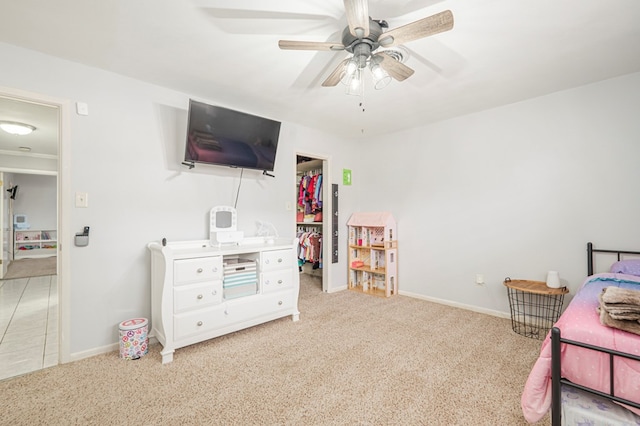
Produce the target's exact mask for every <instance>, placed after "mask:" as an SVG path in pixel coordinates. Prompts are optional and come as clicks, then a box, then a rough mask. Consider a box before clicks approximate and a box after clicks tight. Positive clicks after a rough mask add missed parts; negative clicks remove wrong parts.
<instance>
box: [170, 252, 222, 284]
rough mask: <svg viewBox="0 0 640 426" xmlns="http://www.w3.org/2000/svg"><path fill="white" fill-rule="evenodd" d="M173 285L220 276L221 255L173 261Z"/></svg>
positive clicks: (218, 277)
mask: <svg viewBox="0 0 640 426" xmlns="http://www.w3.org/2000/svg"><path fill="white" fill-rule="evenodd" d="M173 278H174V285H181V284H189V283H193V282H199V281H208V280H214V279H220V278H222V257H220V256H213V257H200V258H197V259H181V260H176V261H174V262H173Z"/></svg>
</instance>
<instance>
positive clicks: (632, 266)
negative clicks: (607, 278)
mask: <svg viewBox="0 0 640 426" xmlns="http://www.w3.org/2000/svg"><path fill="white" fill-rule="evenodd" d="M609 272H613V273H617V274H627V275H637V276H639V277H640V259H629V260H620V261H618V262H616V263H614V264H613V265H611V270H610V271H609Z"/></svg>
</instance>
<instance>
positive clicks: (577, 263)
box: [361, 74, 640, 313]
mask: <svg viewBox="0 0 640 426" xmlns="http://www.w3.org/2000/svg"><path fill="white" fill-rule="evenodd" d="M638 99H640V74H633V75H628V76H624V77H620V78H616V79H612V80H608V81H603V82H600V83H597V84H592V85H589V86H584V87H580V88H577V89H574V90H568V91H564V92H559V93H556V94H552V95H549V96H545V97H540V98H536V99H532V100H529V101H526V102H521V103H518V104H513V105H508V106H505V107H502V108H497V109H493V110H488V111H484V112H481V113H477V114H473V115H468V116H464V117H459V118H456V119H452V120H448V121H444V122H440V123H436V124H433V125H428V126H425V127H422V128H419V129H413V130H411V131H407V132H403V133H398V134H394V135H385V136H384V137H381V138H379V139H378V140H375V141H373V142H371V143H368V144H367V148H368V149H366V150H362V153H363V154H364V155H365V158H364V161H365V162H366V163H368V164H369V165H371V167H367V168H363V170H362V172H363V174H364V176H363V178H362V182H363V185H362V188H361V189H362V194H361V199H362V208H363V209H364V210H367V209H368V210H389V211H391V212H393V214H394V215H395V217H396V219H397V221H398V234H399V235H398V239H399V247H400V248H399V254H398V262H399V267H400V270H399V287H400V292H401V293H402V292H404V293H405V294H414V295H420V296H425V297H427V298H435V299H443V300H447V301H450V302H453V303H457V304H461V305H470V306H475V307H478V308H481V309H484V310H492V311H498V312H503V313H505V312H508V310H509V306H508V301H507V297H506V291H505V288H504V286H503V284H502V281H503V279H504V278H505V277H507V276H510V277H512V278H521V279H533V280H544V279H545V275H546V271H548V270H558V271H559V272H560V276H561V278H562V279H564V280H565V284H566V285H568V286H569V287H570V289H571V291H572V293H573V292H574V291H575V290H576V288H577V287H578V286H579V285H580V284H581V283H582V281H583V279H584V277H585V275H586V243H587V242H588V241H592V242H594V244H595V245H596V246H599V247H601V248H614V249H618V248H624V249H628V250H638V249H640V247H639V246H638V245H639V244H638V242H639V241H640V226H638V218H640V197H639V196H638V191H639V187H638V185H639V182H640V166H639V163H638V161H639V159H640V143H639V142H638V135H640V120H638V117H640V103H639V102H638ZM381 159H383V160H381ZM407 164H411V167H407ZM382 170H391V173H389V174H383V173H381V171H382ZM477 273H481V274H484V277H485V281H486V285H485V286H483V287H479V286H476V285H475V276H476V274H477Z"/></svg>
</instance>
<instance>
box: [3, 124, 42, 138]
mask: <svg viewBox="0 0 640 426" xmlns="http://www.w3.org/2000/svg"><path fill="white" fill-rule="evenodd" d="M0 129H2V130H4V131H5V132H7V133H10V134H12V135H18V136H24V135H28V134H29V133H31V132H33V131H34V130H35V129H36V128H35V127H34V126H32V125H30V124H25V123H18V122H15V121H0Z"/></svg>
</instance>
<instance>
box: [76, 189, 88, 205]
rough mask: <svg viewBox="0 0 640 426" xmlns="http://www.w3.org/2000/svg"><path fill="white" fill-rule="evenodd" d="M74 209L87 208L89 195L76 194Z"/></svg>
mask: <svg viewBox="0 0 640 426" xmlns="http://www.w3.org/2000/svg"><path fill="white" fill-rule="evenodd" d="M76 207H89V194H87V193H86V192H76Z"/></svg>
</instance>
